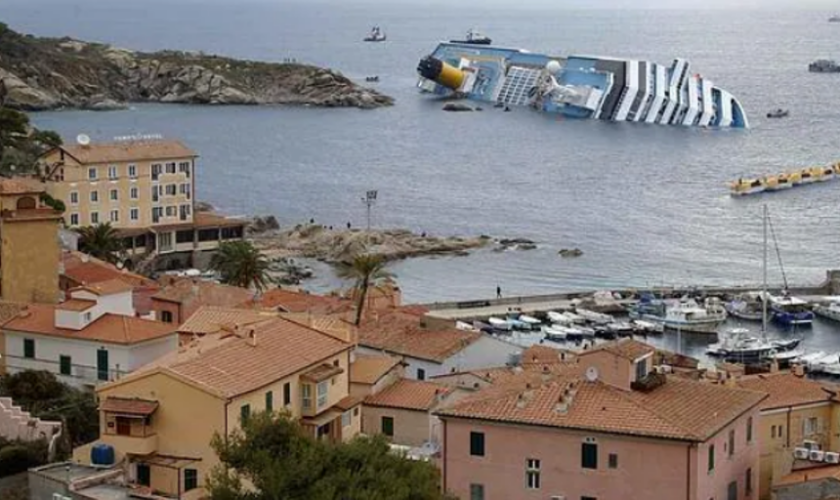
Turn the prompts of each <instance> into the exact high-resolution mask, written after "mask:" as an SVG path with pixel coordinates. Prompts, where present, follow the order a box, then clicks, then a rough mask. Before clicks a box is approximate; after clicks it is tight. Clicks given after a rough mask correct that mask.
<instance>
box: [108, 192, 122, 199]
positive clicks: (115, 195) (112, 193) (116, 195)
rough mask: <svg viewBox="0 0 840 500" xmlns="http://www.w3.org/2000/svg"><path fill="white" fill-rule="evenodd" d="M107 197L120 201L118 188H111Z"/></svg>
mask: <svg viewBox="0 0 840 500" xmlns="http://www.w3.org/2000/svg"><path fill="white" fill-rule="evenodd" d="M108 199H109V200H111V201H120V190H119V189H111V190H110V191H109V193H108Z"/></svg>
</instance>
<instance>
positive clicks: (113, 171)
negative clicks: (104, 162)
mask: <svg viewBox="0 0 840 500" xmlns="http://www.w3.org/2000/svg"><path fill="white" fill-rule="evenodd" d="M117 173H118V172H117V166H116V165H110V166H109V167H108V178H109V179H111V180H114V179H117V178H118V177H117Z"/></svg>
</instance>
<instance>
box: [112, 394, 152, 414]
mask: <svg viewBox="0 0 840 500" xmlns="http://www.w3.org/2000/svg"><path fill="white" fill-rule="evenodd" d="M99 409H100V410H102V411H106V412H109V413H125V414H128V415H151V414H152V413H154V412H155V410H157V409H158V402H157V401H149V400H148V399H139V398H118V397H107V398H105V399H104V400H102V402H101V403H99Z"/></svg>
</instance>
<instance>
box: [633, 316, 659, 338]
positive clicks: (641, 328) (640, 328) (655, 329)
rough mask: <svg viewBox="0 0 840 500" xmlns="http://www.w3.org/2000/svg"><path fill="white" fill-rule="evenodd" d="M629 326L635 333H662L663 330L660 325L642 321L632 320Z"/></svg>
mask: <svg viewBox="0 0 840 500" xmlns="http://www.w3.org/2000/svg"><path fill="white" fill-rule="evenodd" d="M631 324H632V325H633V329H634V330H635V331H636V332H637V333H644V334H648V333H662V331H663V330H664V327H663V325H662V323H654V322H652V321H645V320H643V319H634V320H633V321H632V322H631Z"/></svg>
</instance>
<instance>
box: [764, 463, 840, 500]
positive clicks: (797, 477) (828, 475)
mask: <svg viewBox="0 0 840 500" xmlns="http://www.w3.org/2000/svg"><path fill="white" fill-rule="evenodd" d="M824 479H834V480H838V481H840V465H826V466H823V467H812V468H808V469H803V470H798V471H794V472H791V473H790V474H788V475H787V476H783V477H781V478H779V479H777V480H775V481H773V486H774V487H776V486H789V485H792V484H797V483H805V482H809V481H822V480H824ZM809 498H811V497H809ZM813 498H819V499H820V500H832V499H833V498H837V497H835V496H830V497H829V496H822V495H821V496H819V497H813Z"/></svg>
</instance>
